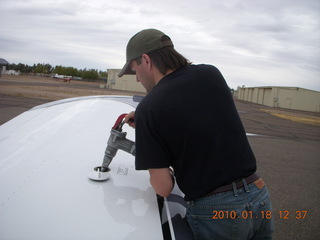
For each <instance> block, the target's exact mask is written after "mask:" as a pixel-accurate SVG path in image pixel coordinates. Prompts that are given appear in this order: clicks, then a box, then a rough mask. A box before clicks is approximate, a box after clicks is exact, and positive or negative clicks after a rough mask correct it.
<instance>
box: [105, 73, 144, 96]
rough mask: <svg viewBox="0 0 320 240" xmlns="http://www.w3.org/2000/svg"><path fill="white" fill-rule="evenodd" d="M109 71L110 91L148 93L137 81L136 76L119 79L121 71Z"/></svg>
mask: <svg viewBox="0 0 320 240" xmlns="http://www.w3.org/2000/svg"><path fill="white" fill-rule="evenodd" d="M107 71H108V81H107V88H108V89H115V90H123V91H133V92H141V93H146V90H145V88H144V87H143V86H142V85H141V83H139V82H137V81H136V75H123V77H121V78H119V77H118V74H119V73H120V71H121V69H108V70H107Z"/></svg>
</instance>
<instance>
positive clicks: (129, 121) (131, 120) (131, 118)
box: [124, 111, 136, 128]
mask: <svg viewBox="0 0 320 240" xmlns="http://www.w3.org/2000/svg"><path fill="white" fill-rule="evenodd" d="M134 113H135V112H134V111H132V112H130V113H128V114H127V116H125V118H124V122H125V123H127V124H128V125H129V126H130V127H132V128H136V124H135V122H134Z"/></svg>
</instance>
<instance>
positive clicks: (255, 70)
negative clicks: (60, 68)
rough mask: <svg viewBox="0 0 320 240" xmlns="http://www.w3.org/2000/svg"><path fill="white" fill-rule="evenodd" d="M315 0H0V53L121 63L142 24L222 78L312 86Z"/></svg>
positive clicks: (21, 58)
mask: <svg viewBox="0 0 320 240" xmlns="http://www.w3.org/2000/svg"><path fill="white" fill-rule="evenodd" d="M319 9H320V3H319V1H317V0H305V1H298V0H270V1H250V0H228V1H212V0H199V1H192V0H176V1H171V0H170V1H169V0H163V1H150V0H149V1H146V0H117V1H104V0H92V1H83V0H78V1H75V0H64V1H62V0H2V2H1V9H0V21H1V22H2V23H4V24H2V29H1V35H0V53H1V56H0V57H2V58H4V59H6V60H8V61H9V62H14V63H19V62H23V63H27V64H33V63H38V62H47V63H50V64H52V65H58V64H61V65H64V66H73V67H77V68H85V67H87V68H96V69H101V70H105V69H107V68H121V67H122V66H123V64H124V61H125V47H126V44H127V42H128V40H129V39H130V37H131V36H132V35H134V34H135V33H136V32H138V31H140V30H141V29H144V28H158V29H160V30H162V31H164V32H166V33H167V34H168V35H169V36H170V37H171V38H172V39H173V41H174V44H175V47H176V49H177V50H178V51H180V52H181V53H182V54H183V55H185V56H186V57H187V58H189V59H190V60H191V61H193V62H194V63H209V64H213V65H216V66H217V67H218V68H220V70H221V71H222V73H223V74H224V75H225V76H226V79H227V81H228V83H229V85H230V86H231V87H233V88H236V87H237V86H238V85H246V86H258V85H287V86H292V85H294V86H299V87H306V88H311V89H315V90H318V91H319V90H320V84H319V83H318V82H319V79H318V76H319V72H320V69H319V67H320V64H319V62H320V51H319V47H320V46H319V42H320V41H319V38H320V36H319V31H318V29H319V14H320V13H319Z"/></svg>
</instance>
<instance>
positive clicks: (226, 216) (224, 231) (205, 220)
mask: <svg viewBox="0 0 320 240" xmlns="http://www.w3.org/2000/svg"><path fill="white" fill-rule="evenodd" d="M243 211H244V208H242V207H241V208H234V206H230V207H228V206H223V207H217V208H215V207H208V208H203V207H201V208H194V207H193V209H192V210H191V211H187V215H186V217H187V221H188V223H189V225H190V227H191V229H192V232H193V233H194V238H195V239H237V236H238V235H239V221H241V219H239V218H238V216H241V213H242V212H243Z"/></svg>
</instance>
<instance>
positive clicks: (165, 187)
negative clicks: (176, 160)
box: [149, 168, 174, 197]
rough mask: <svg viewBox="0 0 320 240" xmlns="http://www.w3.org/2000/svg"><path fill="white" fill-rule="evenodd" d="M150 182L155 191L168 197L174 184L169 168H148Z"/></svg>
mask: <svg viewBox="0 0 320 240" xmlns="http://www.w3.org/2000/svg"><path fill="white" fill-rule="evenodd" d="M149 173H150V183H151V185H152V187H153V188H154V190H155V191H156V193H157V194H158V195H160V196H162V197H168V196H169V195H170V193H171V191H172V189H173V186H174V179H173V176H172V174H171V171H170V169H169V168H154V169H149Z"/></svg>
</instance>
